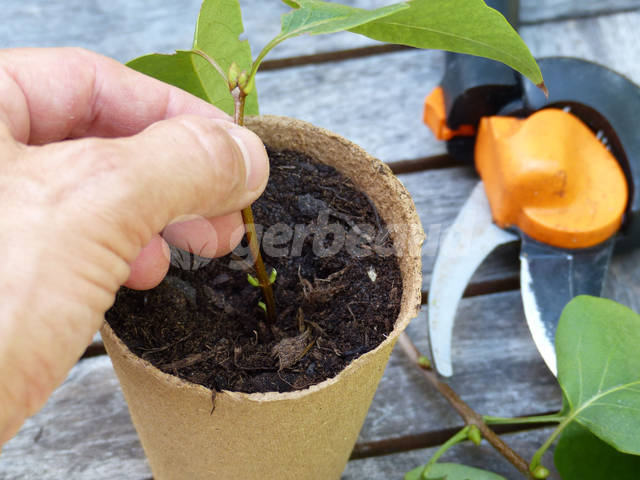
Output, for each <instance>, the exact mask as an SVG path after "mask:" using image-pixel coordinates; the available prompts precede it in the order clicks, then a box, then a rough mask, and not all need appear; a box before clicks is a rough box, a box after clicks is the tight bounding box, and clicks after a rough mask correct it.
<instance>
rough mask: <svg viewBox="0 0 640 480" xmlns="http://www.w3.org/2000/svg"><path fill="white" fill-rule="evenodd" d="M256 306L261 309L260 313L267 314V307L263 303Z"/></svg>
mask: <svg viewBox="0 0 640 480" xmlns="http://www.w3.org/2000/svg"><path fill="white" fill-rule="evenodd" d="M258 306H259V307H260V308H261V309H262V311H264V313H267V306H266V305H265V304H264V302H258Z"/></svg>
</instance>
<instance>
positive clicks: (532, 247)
mask: <svg viewBox="0 0 640 480" xmlns="http://www.w3.org/2000/svg"><path fill="white" fill-rule="evenodd" d="M487 4H488V5H489V6H492V7H493V8H496V9H498V10H499V11H501V12H502V13H503V14H504V15H505V16H506V17H507V19H508V20H510V21H511V23H512V25H514V24H515V21H516V20H517V14H518V2H517V1H511V0H504V1H493V2H492V1H488V2H487ZM538 65H539V66H540V69H541V71H542V74H543V77H544V79H545V83H546V85H547V86H548V88H549V92H550V93H549V98H548V99H547V98H545V96H544V94H543V93H542V92H541V91H539V90H538V89H537V88H536V87H535V86H534V85H533V84H530V83H528V82H525V81H524V79H523V78H522V77H521V76H520V75H519V74H517V73H516V72H514V71H513V70H511V69H510V68H509V67H506V66H504V65H502V64H499V63H497V62H493V61H490V60H485V59H480V58H477V57H471V56H464V55H460V54H453V53H448V54H447V57H446V71H445V75H444V77H443V79H442V81H441V85H440V86H439V87H437V88H436V89H435V90H434V91H433V92H432V93H431V94H430V95H429V96H428V97H427V99H426V101H425V109H424V120H425V123H426V124H427V125H428V126H429V127H430V128H431V129H432V131H433V132H434V133H435V135H436V136H437V137H438V138H440V139H442V140H445V141H447V148H448V151H449V153H450V154H451V155H452V156H453V157H455V158H457V159H458V160H467V161H473V162H474V163H475V167H476V170H477V172H478V174H479V175H480V178H481V181H480V182H478V184H477V186H476V187H475V189H474V190H473V192H472V193H471V196H470V197H469V199H468V200H467V201H466V203H465V205H464V206H463V208H462V210H461V211H460V213H459V215H458V217H457V218H456V220H455V222H454V224H453V225H452V227H451V228H450V230H449V231H448V232H447V234H446V235H445V237H444V240H443V242H442V243H441V247H440V250H439V252H438V256H437V258H436V263H435V267H434V271H433V276H432V280H431V287H430V289H429V334H430V340H431V349H432V354H433V359H434V363H435V366H436V368H437V370H438V371H439V372H440V373H441V374H442V375H445V376H450V375H451V374H452V366H451V336H452V331H453V323H454V318H455V312H456V308H457V304H458V302H459V300H460V298H461V296H462V293H463V291H464V289H465V287H466V285H467V283H468V281H469V279H470V278H471V276H472V274H473V272H474V271H475V270H476V268H477V267H478V266H479V265H480V264H481V263H482V261H483V260H484V258H485V257H486V256H487V255H488V254H489V253H490V252H491V251H492V250H493V249H494V248H495V247H497V246H498V245H502V244H505V243H510V242H515V241H521V253H520V262H521V269H520V282H521V292H522V301H523V306H524V311H525V315H526V318H527V323H528V325H529V329H530V331H531V334H532V336H533V340H534V341H535V344H536V346H537V348H538V350H539V351H540V353H541V355H542V357H543V359H544V361H545V362H546V364H547V366H548V367H549V369H550V370H551V371H552V372H553V373H554V374H556V355H555V348H554V340H555V332H556V328H557V324H558V319H559V317H560V314H561V312H562V309H563V308H564V306H565V305H566V304H567V303H568V302H569V300H570V299H571V298H573V297H574V296H576V295H580V294H588V295H595V296H600V295H601V294H602V289H603V285H604V280H605V278H606V273H607V270H608V266H609V262H610V259H611V256H612V254H613V252H614V250H615V251H622V250H629V249H632V248H636V247H637V246H638V245H640V135H638V133H637V128H636V127H637V126H636V125H635V122H634V120H635V119H636V118H638V116H639V115H640V87H638V86H637V85H635V84H634V83H632V82H631V81H630V80H628V79H627V78H625V77H624V76H622V75H621V74H619V73H616V72H614V71H613V70H610V69H609V68H607V67H604V66H601V65H598V64H595V63H592V62H588V61H585V60H581V59H577V58H564V57H552V58H543V59H540V60H538Z"/></svg>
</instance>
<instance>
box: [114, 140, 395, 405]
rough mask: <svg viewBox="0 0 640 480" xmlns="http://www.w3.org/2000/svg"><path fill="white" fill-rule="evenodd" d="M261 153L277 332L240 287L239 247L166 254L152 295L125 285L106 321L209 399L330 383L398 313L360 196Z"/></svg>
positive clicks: (306, 167) (386, 264)
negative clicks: (267, 162) (165, 268)
mask: <svg viewBox="0 0 640 480" xmlns="http://www.w3.org/2000/svg"><path fill="white" fill-rule="evenodd" d="M269 156H270V159H271V177H270V180H269V184H268V186H267V188H266V190H265V193H264V194H263V195H262V197H261V198H260V199H259V200H258V201H257V202H256V203H255V204H254V206H253V210H254V216H255V223H256V225H257V226H258V231H259V232H260V227H259V226H260V225H262V226H264V227H263V229H262V230H263V234H262V252H263V255H264V260H265V263H266V265H267V269H268V270H269V269H270V268H275V269H276V271H277V279H276V282H275V285H274V292H275V299H276V307H277V321H276V323H275V325H273V326H271V327H270V326H268V325H267V324H266V322H265V320H266V317H265V314H264V313H263V311H262V310H261V309H260V307H259V305H258V303H259V302H260V300H261V297H262V295H261V292H260V289H259V288H256V287H253V286H251V285H250V284H249V282H248V281H247V273H248V272H252V266H251V257H250V254H249V250H248V247H247V246H246V243H244V242H243V244H242V245H240V246H239V247H238V248H237V249H236V250H235V251H234V253H232V254H230V255H228V256H225V257H222V258H219V259H214V260H213V261H211V260H210V259H205V258H202V257H198V256H197V255H193V254H189V253H187V252H184V251H180V250H177V249H174V250H173V251H172V261H171V264H172V265H171V267H170V270H169V273H168V275H167V277H166V278H165V279H164V281H163V282H162V283H161V284H160V285H159V286H158V287H156V288H154V289H153V290H148V291H134V290H130V289H127V288H124V287H123V288H122V289H121V290H120V291H119V292H118V295H117V298H116V303H115V304H114V306H113V307H112V308H111V309H110V310H109V311H108V312H107V314H106V319H107V321H108V322H109V325H111V328H112V329H113V330H114V331H115V333H116V334H117V335H118V336H119V337H120V338H121V339H122V340H123V341H124V343H125V344H126V345H127V346H128V347H129V349H130V350H131V351H132V352H134V353H135V354H136V355H138V356H140V357H142V358H143V359H146V360H148V361H149V362H151V363H152V364H153V365H155V366H156V367H158V368H159V369H160V370H162V371H164V372H166V373H169V374H173V375H176V376H178V377H181V378H183V379H185V380H188V381H191V382H194V383H199V384H202V385H204V386H205V387H209V388H211V389H213V390H215V391H220V390H232V391H239V392H247V393H253V392H268V391H277V392H286V391H292V390H299V389H304V388H306V387H308V386H310V385H313V384H316V383H319V382H321V381H323V380H325V379H327V378H330V377H333V376H335V375H336V374H338V373H339V372H340V371H341V370H342V369H343V368H345V367H346V366H347V365H348V364H349V363H350V362H351V361H353V360H354V359H355V358H357V357H359V356H360V355H362V354H364V353H366V352H368V351H370V350H372V349H373V348H375V347H376V346H377V345H379V344H380V342H382V341H383V340H384V339H385V338H386V336H387V335H388V334H389V333H390V332H391V330H392V329H393V327H394V322H395V319H396V318H397V316H398V313H399V311H400V299H401V296H402V279H401V276H400V269H399V266H398V263H397V258H396V255H395V252H394V249H393V245H392V244H391V240H390V237H389V235H388V233H387V232H386V226H385V224H384V222H383V221H382V219H380V217H379V216H378V214H377V212H376V211H375V208H374V207H373V205H372V203H371V202H370V200H369V199H368V197H367V196H366V195H364V194H363V193H361V192H359V191H357V190H355V189H354V188H353V186H352V185H351V184H350V182H349V180H347V179H346V178H345V177H343V176H342V175H341V174H340V173H338V172H337V171H336V170H334V169H333V168H331V167H328V166H326V165H323V164H321V163H318V162H316V161H313V160H311V159H310V158H308V157H306V156H303V155H301V154H299V153H295V152H271V151H270V152H269Z"/></svg>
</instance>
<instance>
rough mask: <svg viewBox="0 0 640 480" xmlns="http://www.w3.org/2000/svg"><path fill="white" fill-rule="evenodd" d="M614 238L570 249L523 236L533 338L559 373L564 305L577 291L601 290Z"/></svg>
mask: <svg viewBox="0 0 640 480" xmlns="http://www.w3.org/2000/svg"><path fill="white" fill-rule="evenodd" d="M613 247H614V239H613V238H610V239H609V240H607V241H606V242H604V243H601V244H600V245H597V246H595V247H592V248H586V249H580V250H568V249H562V248H557V247H551V246H549V245H545V244H543V243H539V242H536V241H535V240H532V239H531V238H529V237H527V236H526V235H523V236H522V249H521V250H520V284H521V292H522V303H523V305H524V313H525V316H526V317H527V324H528V325H529V330H530V331H531V336H532V337H533V341H534V342H535V344H536V347H538V351H539V352H540V354H541V355H542V358H543V359H544V361H545V363H546V364H547V366H548V367H549V370H551V372H552V373H553V374H554V375H556V376H557V367H556V350H555V337H556V329H557V328H558V320H559V319H560V314H561V313H562V310H563V309H564V307H565V305H566V304H567V303H569V300H571V299H572V298H573V297H575V296H576V295H595V296H600V295H601V294H602V288H603V286H604V281H605V278H606V274H607V269H608V267H609V261H610V260H611V254H612V252H613Z"/></svg>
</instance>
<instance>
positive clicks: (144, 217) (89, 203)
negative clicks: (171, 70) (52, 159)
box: [50, 116, 269, 261]
mask: <svg viewBox="0 0 640 480" xmlns="http://www.w3.org/2000/svg"><path fill="white" fill-rule="evenodd" d="M69 143H71V144H75V145H74V146H72V147H70V148H72V149H73V150H75V152H65V155H64V156H65V157H66V158H67V160H69V159H70V160H71V161H72V162H74V169H73V170H74V172H75V175H80V176H81V177H80V183H84V186H83V188H82V189H81V190H82V191H81V193H82V198H81V199H80V201H79V202H77V201H76V202H75V205H77V206H78V207H77V208H78V209H81V210H82V211H84V212H88V213H89V215H92V216H93V215H96V214H97V215H98V216H99V217H100V218H105V215H104V214H105V212H108V216H106V218H107V220H108V221H109V222H110V223H111V225H110V227H112V228H116V229H117V230H118V231H116V232H113V231H112V234H115V233H119V234H125V235H127V236H128V237H129V239H132V238H133V239H135V240H136V242H135V243H136V245H135V247H136V252H127V253H126V254H124V252H123V255H122V257H123V258H125V259H126V260H127V261H131V260H133V258H132V254H133V255H134V256H135V254H137V250H138V249H139V248H140V247H141V246H142V245H145V244H146V243H147V242H148V241H149V240H150V239H151V237H152V235H154V234H156V233H159V232H160V231H161V230H162V229H163V228H164V227H165V226H166V225H167V224H169V223H170V222H171V221H172V220H175V219H176V218H178V217H180V216H182V215H201V216H203V217H206V218H211V217H219V216H222V215H227V214H229V213H232V212H236V211H238V210H240V209H242V208H244V207H246V206H247V205H249V204H251V203H252V202H253V201H254V200H256V199H257V198H258V196H259V195H260V194H261V193H262V191H263V189H264V187H265V186H266V183H267V177H268V172H269V161H268V157H267V153H266V150H265V148H264V145H263V144H262V141H261V140H260V138H259V137H258V136H257V135H255V134H254V133H253V132H251V131H249V130H248V129H245V128H242V127H239V126H237V125H235V124H233V123H231V122H227V121H225V120H212V119H208V118H204V117H197V116H179V117H174V118H171V119H169V120H163V121H160V122H157V123H155V124H153V125H151V126H150V127H148V128H147V129H146V130H144V131H142V132H140V133H139V134H137V135H134V136H131V137H126V138H119V139H84V140H79V141H78V140H76V141H73V142H69ZM79 157H81V158H83V160H82V161H78V158H79ZM78 164H80V168H78V167H77V165H78ZM67 167H68V165H67ZM82 167H84V170H85V171H84V173H83V172H82V171H79V170H82V169H83V168H82ZM50 168H51V167H50ZM83 177H84V178H83ZM85 179H86V180H85ZM77 180H78V177H76V181H77ZM96 182H98V183H99V184H98V185H96V184H95V183H96ZM96 192H100V194H99V195H96ZM93 218H94V219H95V217H93ZM87 221H90V220H87ZM114 236H115V235H114ZM103 240H104V238H103ZM127 250H128V249H127Z"/></svg>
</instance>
